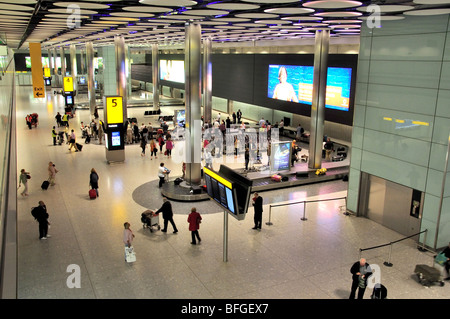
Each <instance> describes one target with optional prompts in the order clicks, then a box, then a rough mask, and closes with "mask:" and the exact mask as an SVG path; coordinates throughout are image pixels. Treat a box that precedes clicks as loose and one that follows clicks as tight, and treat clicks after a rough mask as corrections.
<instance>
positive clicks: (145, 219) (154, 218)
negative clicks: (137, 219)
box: [141, 209, 161, 233]
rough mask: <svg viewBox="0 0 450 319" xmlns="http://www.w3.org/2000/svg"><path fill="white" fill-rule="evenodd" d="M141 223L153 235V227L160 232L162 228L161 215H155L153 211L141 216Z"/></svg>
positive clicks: (147, 211)
mask: <svg viewBox="0 0 450 319" xmlns="http://www.w3.org/2000/svg"><path fill="white" fill-rule="evenodd" d="M141 222H142V227H143V228H144V229H145V228H148V229H150V232H151V233H153V231H154V229H153V227H156V230H160V229H161V226H160V225H159V214H155V212H154V211H153V210H150V209H148V210H146V211H145V212H143V213H142V214H141Z"/></svg>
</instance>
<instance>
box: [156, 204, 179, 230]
mask: <svg viewBox="0 0 450 319" xmlns="http://www.w3.org/2000/svg"><path fill="white" fill-rule="evenodd" d="M159 213H162V215H163V219H164V228H163V229H161V231H162V232H163V233H166V232H167V225H168V224H169V222H170V224H171V225H172V227H173V233H174V234H176V233H178V229H177V226H176V225H175V222H174V221H173V211H172V204H171V203H170V202H169V200H168V199H167V198H166V197H164V198H163V204H162V206H161V208H160V209H158V210H157V211H156V212H155V214H159Z"/></svg>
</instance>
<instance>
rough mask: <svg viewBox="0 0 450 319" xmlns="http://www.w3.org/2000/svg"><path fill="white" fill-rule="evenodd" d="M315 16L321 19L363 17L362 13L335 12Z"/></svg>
mask: <svg viewBox="0 0 450 319" xmlns="http://www.w3.org/2000/svg"><path fill="white" fill-rule="evenodd" d="M314 15H316V16H319V17H334V18H345V17H357V16H361V15H362V13H360V12H353V11H335V12H320V13H315V14H314Z"/></svg>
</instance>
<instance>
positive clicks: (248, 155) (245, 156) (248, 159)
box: [244, 147, 250, 171]
mask: <svg viewBox="0 0 450 319" xmlns="http://www.w3.org/2000/svg"><path fill="white" fill-rule="evenodd" d="M244 158H245V171H248V163H249V162H250V151H249V149H248V147H246V148H245V152H244Z"/></svg>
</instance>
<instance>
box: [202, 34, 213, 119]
mask: <svg viewBox="0 0 450 319" xmlns="http://www.w3.org/2000/svg"><path fill="white" fill-rule="evenodd" d="M211 43H212V41H211V39H205V40H203V121H204V122H205V123H206V122H208V123H211V118H212V63H211V48H212V45H211Z"/></svg>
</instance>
